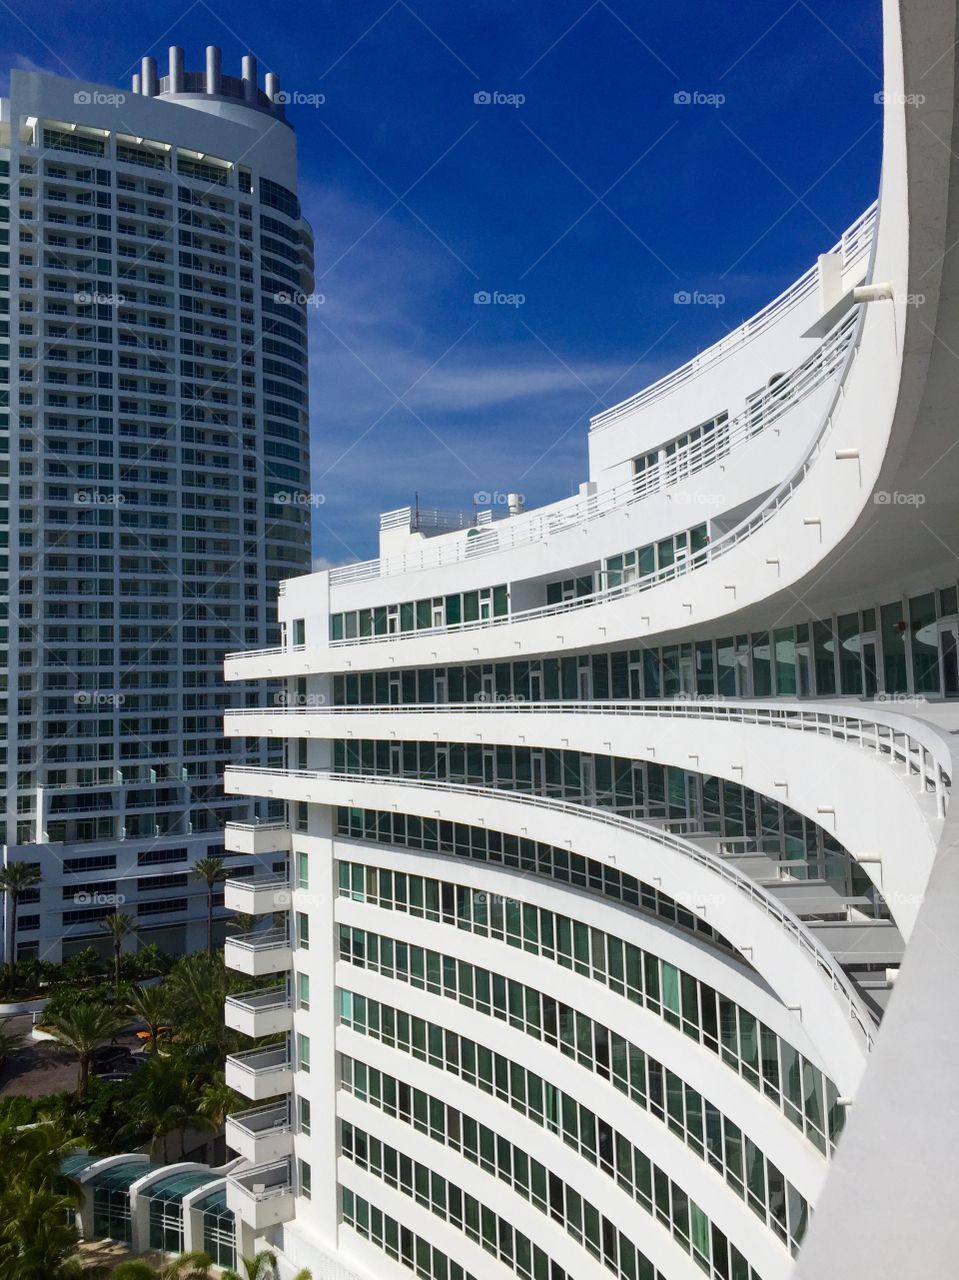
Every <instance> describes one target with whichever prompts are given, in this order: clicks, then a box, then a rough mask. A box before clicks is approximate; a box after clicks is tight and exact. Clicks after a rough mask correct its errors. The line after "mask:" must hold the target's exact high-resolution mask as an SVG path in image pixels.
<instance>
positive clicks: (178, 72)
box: [170, 44, 184, 93]
mask: <svg viewBox="0 0 959 1280" xmlns="http://www.w3.org/2000/svg"><path fill="white" fill-rule="evenodd" d="M183 83H184V81H183V50H182V49H181V48H180V46H179V45H178V44H171V45H170V92H171V93H182V92H183Z"/></svg>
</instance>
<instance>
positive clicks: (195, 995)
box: [164, 951, 250, 1065]
mask: <svg viewBox="0 0 959 1280" xmlns="http://www.w3.org/2000/svg"><path fill="white" fill-rule="evenodd" d="M249 983H250V980H249V978H244V977H243V975H242V974H234V973H231V972H230V970H228V969H227V967H226V965H225V964H224V963H223V952H222V951H214V953H213V954H212V955H210V954H209V952H206V951H194V952H193V954H192V955H189V956H184V957H183V958H182V959H181V960H178V961H177V962H176V964H175V965H174V966H173V968H172V969H171V971H170V973H169V975H168V976H167V978H166V981H165V983H164V987H165V989H166V993H167V996H168V998H169V1008H170V1014H171V1020H172V1021H173V1023H174V1024H175V1026H176V1029H177V1044H178V1047H181V1048H182V1050H183V1053H184V1054H185V1055H186V1056H188V1057H190V1058H191V1059H200V1060H207V1059H210V1060H214V1061H216V1062H217V1063H218V1064H219V1065H222V1060H223V1058H224V1056H225V1055H226V1054H228V1053H234V1052H235V1051H236V1049H237V1048H238V1047H239V1045H240V1044H241V1043H242V1037H241V1036H240V1034H239V1033H238V1032H236V1031H232V1030H231V1029H230V1028H229V1027H227V1026H226V1024H225V1022H224V1021H223V1002H224V1001H225V1000H226V998H227V996H228V995H232V994H233V993H234V992H236V991H242V990H243V989H244V988H247V987H249Z"/></svg>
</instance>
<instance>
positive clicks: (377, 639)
mask: <svg viewBox="0 0 959 1280" xmlns="http://www.w3.org/2000/svg"><path fill="white" fill-rule="evenodd" d="M863 314H864V313H863V310H862V307H859V308H858V322H857V324H856V331H855V337H854V338H853V342H852V343H851V344H850V346H849V347H848V348H847V351H846V356H845V359H844V362H843V368H842V373H841V374H840V376H839V378H838V380H837V383H836V387H835V389H834V391H833V394H832V397H831V398H830V402H829V406H828V408H827V409H826V411H825V413H824V415H823V420H822V423H821V425H820V428H819V431H818V432H817V434H816V438H815V441H814V443H813V445H812V447H811V448H810V450H809V452H808V453H807V454H806V456H805V458H804V459H803V460H802V462H800V463H799V465H798V466H797V468H796V469H795V471H793V473H792V474H791V475H790V476H788V477H787V478H786V479H785V480H784V481H783V482H782V484H780V485H779V487H778V488H777V489H774V490H773V492H772V493H771V494H770V495H769V497H767V498H766V500H765V502H763V503H762V505H761V506H759V507H758V508H757V509H756V510H755V511H754V512H753V513H752V514H751V515H749V516H747V517H746V518H745V519H744V520H743V521H742V522H741V523H740V524H738V525H736V527H735V528H733V529H730V530H729V532H728V533H726V534H724V535H723V536H722V537H721V538H719V539H718V540H717V541H716V542H711V543H710V544H709V545H708V546H706V547H703V548H702V550H700V551H695V552H693V553H692V554H690V555H688V556H685V557H682V558H680V559H677V560H676V561H675V563H673V564H671V565H668V566H666V567H665V568H662V569H657V570H655V571H654V572H652V573H649V574H646V575H645V576H644V577H642V578H635V579H633V580H631V581H629V582H623V583H621V584H619V585H618V586H615V587H603V588H600V590H598V591H593V592H591V593H590V594H589V595H585V596H579V597H577V598H576V599H574V600H564V601H561V602H560V603H558V604H548V605H541V606H539V607H538V608H536V609H524V610H523V611H522V612H519V613H507V614H502V615H499V616H498V617H493V618H486V619H482V620H479V621H476V622H460V623H456V624H454V625H452V626H444V627H431V628H428V629H424V630H422V631H399V632H396V633H395V634H393V635H390V636H388V637H387V636H362V637H352V638H350V639H345V640H330V641H329V642H328V647H329V648H331V649H335V648H342V647H344V646H348V645H365V644H382V643H383V642H384V641H387V640H388V641H389V642H391V643H392V642H396V641H404V640H413V639H420V638H422V637H423V636H428V635H431V634H457V635H459V634H461V633H465V632H473V631H478V630H481V629H485V628H488V627H501V626H509V625H513V624H516V623H520V622H535V621H537V620H538V619H540V618H549V617H558V616H561V615H565V614H568V613H571V612H573V611H577V610H580V609H588V608H591V607H593V606H594V605H597V604H608V603H611V602H614V601H617V600H623V599H626V598H628V597H630V596H634V595H639V594H641V593H642V592H644V591H650V590H652V588H653V587H657V586H661V585H662V584H663V583H664V582H672V581H673V580H675V579H677V578H681V577H685V575H686V574H688V573H692V572H693V571H695V570H696V569H702V568H703V567H704V566H705V565H707V564H711V563H712V562H713V561H715V560H718V559H719V558H720V557H721V556H724V555H726V553H727V552H729V551H732V550H733V549H734V548H735V547H737V546H739V544H740V543H741V542H744V541H745V540H746V539H747V538H749V537H751V536H752V534H753V533H755V532H756V531H757V530H758V529H761V528H762V527H763V526H764V525H765V524H767V523H768V522H769V521H770V520H771V519H772V518H773V517H774V516H775V515H776V514H777V513H778V511H779V510H780V508H781V507H783V506H785V505H786V503H787V502H788V501H789V500H790V498H792V496H793V494H794V493H795V491H796V490H797V489H798V488H799V486H800V484H801V483H802V482H803V480H804V479H805V478H806V475H807V474H808V472H809V471H810V469H811V468H812V466H813V464H814V463H815V462H816V460H817V459H818V457H819V455H820V453H821V452H822V449H823V445H824V443H825V441H826V439H827V437H828V436H829V435H830V434H831V432H832V427H833V414H834V412H835V409H836V405H837V403H838V400H839V395H840V392H841V391H842V387H843V385H844V383H845V381H846V378H847V377H848V375H849V370H850V368H851V366H852V363H853V361H854V359H855V357H856V355H857V353H858V350H859V348H858V345H857V343H858V338H859V335H860V334H861V332H862V319H863ZM281 652H282V651H281ZM230 656H233V657H236V658H239V657H250V658H254V657H257V656H258V655H257V653H256V651H254V652H253V653H250V654H246V655H244V654H234V655H230Z"/></svg>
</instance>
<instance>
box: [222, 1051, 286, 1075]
mask: <svg viewBox="0 0 959 1280" xmlns="http://www.w3.org/2000/svg"><path fill="white" fill-rule="evenodd" d="M226 1060H227V1062H228V1063H229V1064H230V1065H231V1066H232V1067H236V1068H237V1070H239V1071H245V1072H248V1073H249V1074H250V1075H254V1074H256V1075H259V1074H261V1073H268V1072H273V1071H290V1070H292V1067H293V1063H292V1061H291V1059H290V1054H289V1050H288V1049H287V1047H286V1045H280V1046H278V1047H277V1048H275V1049H242V1050H241V1051H240V1052H239V1053H230V1054H228V1055H227V1059H226Z"/></svg>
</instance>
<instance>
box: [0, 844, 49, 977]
mask: <svg viewBox="0 0 959 1280" xmlns="http://www.w3.org/2000/svg"><path fill="white" fill-rule="evenodd" d="M41 878H42V877H41V875H40V868H39V867H38V866H36V865H34V863H32V862H8V863H7V865H6V866H5V867H2V868H0V890H2V891H3V894H4V905H5V906H7V905H8V906H9V907H10V911H9V927H8V928H7V930H6V962H7V970H8V971H9V973H10V976H11V979H12V977H13V965H14V939H15V938H16V934H17V905H18V903H19V902H20V896H21V894H23V893H25V892H26V890H27V889H33V888H35V887H36V886H37V885H38V884H39V883H40V880H41Z"/></svg>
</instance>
